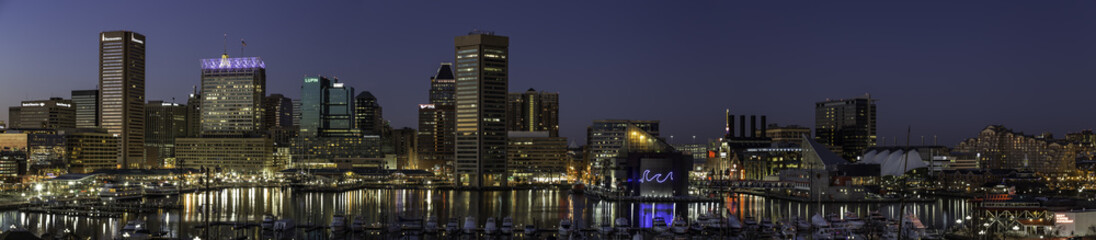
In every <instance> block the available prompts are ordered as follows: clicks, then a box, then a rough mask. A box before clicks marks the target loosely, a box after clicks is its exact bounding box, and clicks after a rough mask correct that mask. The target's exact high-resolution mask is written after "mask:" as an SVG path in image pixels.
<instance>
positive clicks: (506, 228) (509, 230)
mask: <svg viewBox="0 0 1096 240" xmlns="http://www.w3.org/2000/svg"><path fill="white" fill-rule="evenodd" d="M499 230H501V231H502V234H506V235H510V234H513V233H514V219H513V218H510V217H505V218H502V227H500V228H499Z"/></svg>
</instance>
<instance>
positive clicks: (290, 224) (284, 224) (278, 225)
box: [274, 219, 297, 232]
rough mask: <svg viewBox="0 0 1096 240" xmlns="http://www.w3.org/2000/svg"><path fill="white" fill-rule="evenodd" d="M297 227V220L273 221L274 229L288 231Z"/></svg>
mask: <svg viewBox="0 0 1096 240" xmlns="http://www.w3.org/2000/svg"><path fill="white" fill-rule="evenodd" d="M296 228H297V222H296V221H293V219H282V220H278V221H276V222H274V231H278V232H288V231H293V230H294V229H296Z"/></svg>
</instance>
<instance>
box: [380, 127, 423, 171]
mask: <svg viewBox="0 0 1096 240" xmlns="http://www.w3.org/2000/svg"><path fill="white" fill-rule="evenodd" d="M389 132H390V133H389V134H388V135H389V136H388V137H385V138H382V139H383V140H384V141H386V142H387V143H386V145H388V146H391V148H392V150H391V151H386V152H388V153H391V154H395V155H396V169H422V168H421V166H420V165H419V161H418V154H417V153H416V151H415V149H416V147H415V144H417V139H416V137H417V136H416V135H417V133H418V131H416V130H415V129H413V128H406V127H405V128H400V129H392V130H391V131H389Z"/></svg>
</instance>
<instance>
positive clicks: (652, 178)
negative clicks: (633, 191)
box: [639, 170, 674, 183]
mask: <svg viewBox="0 0 1096 240" xmlns="http://www.w3.org/2000/svg"><path fill="white" fill-rule="evenodd" d="M650 174H651V170H643V176H641V177H640V178H639V182H641V183H643V182H651V181H655V182H658V183H664V182H666V181H673V180H674V172H669V173H666V175H665V176H663V175H662V174H661V173H656V174H655V175H650Z"/></svg>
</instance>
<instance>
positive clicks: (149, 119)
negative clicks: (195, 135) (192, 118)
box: [145, 101, 188, 167]
mask: <svg viewBox="0 0 1096 240" xmlns="http://www.w3.org/2000/svg"><path fill="white" fill-rule="evenodd" d="M145 112H146V113H147V115H146V116H145V146H146V147H150V148H152V149H153V150H155V151H156V155H155V156H158V157H159V158H158V159H149V161H150V162H153V163H155V165H156V166H154V167H165V166H172V165H174V160H175V139H176V138H183V137H186V134H187V116H188V111H187V106H186V105H180V104H178V103H167V102H164V101H149V102H148V106H145ZM152 156H153V155H152V154H149V155H148V156H146V157H148V158H152Z"/></svg>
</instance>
